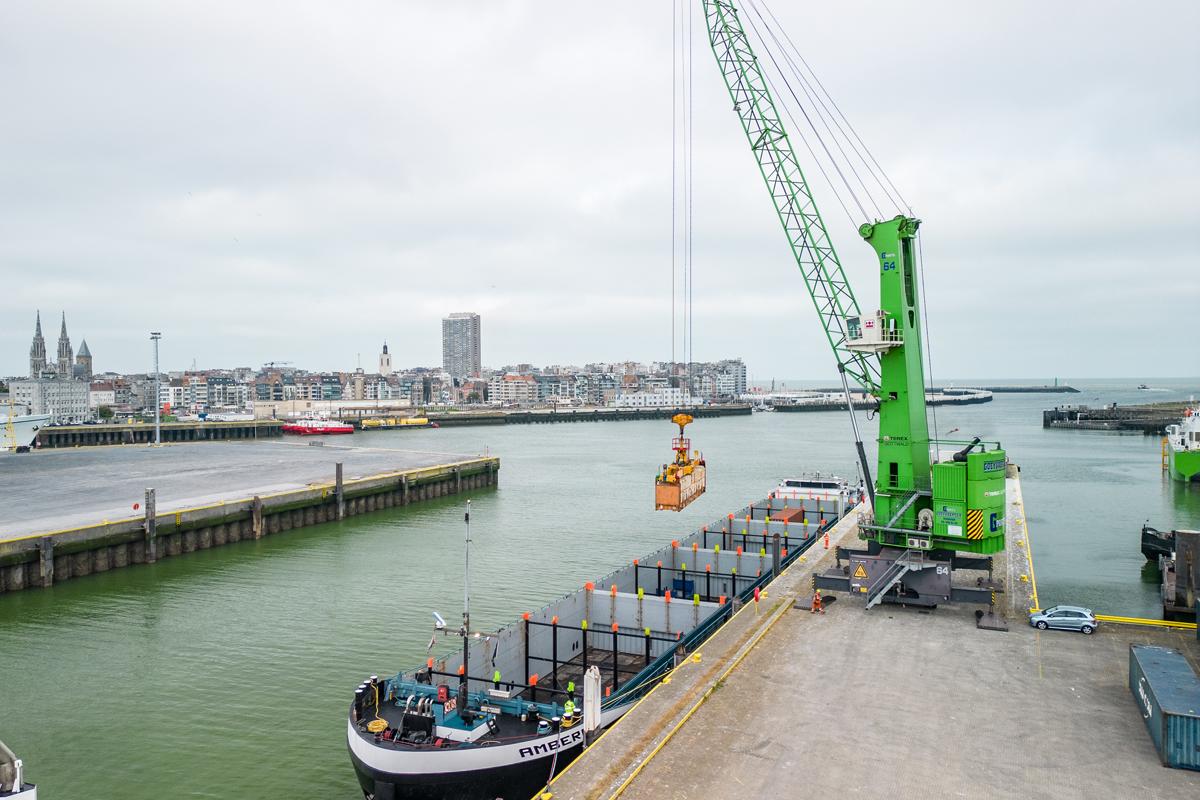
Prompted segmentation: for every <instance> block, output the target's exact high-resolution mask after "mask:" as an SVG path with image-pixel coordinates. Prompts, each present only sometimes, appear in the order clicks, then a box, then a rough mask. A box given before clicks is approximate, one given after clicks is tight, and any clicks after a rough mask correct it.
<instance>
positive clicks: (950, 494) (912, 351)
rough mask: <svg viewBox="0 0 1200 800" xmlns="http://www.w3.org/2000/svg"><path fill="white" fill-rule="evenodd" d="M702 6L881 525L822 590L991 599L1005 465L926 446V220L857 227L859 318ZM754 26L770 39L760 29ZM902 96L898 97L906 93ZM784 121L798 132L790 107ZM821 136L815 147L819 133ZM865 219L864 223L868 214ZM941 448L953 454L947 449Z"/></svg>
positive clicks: (726, 23) (745, 57) (727, 21)
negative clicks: (874, 434)
mask: <svg viewBox="0 0 1200 800" xmlns="http://www.w3.org/2000/svg"><path fill="white" fill-rule="evenodd" d="M701 2H702V4H703V8H704V15H705V22H706V26H707V30H708V36H709V43H710V44H711V46H712V51H713V54H714V55H715V57H716V61H717V66H718V67H719V69H720V71H721V75H722V77H723V78H724V80H725V85H726V87H727V88H728V90H729V95H730V98H731V99H732V101H733V109H734V111H735V112H736V113H737V115H738V119H739V120H740V121H741V124H742V129H743V131H744V132H745V134H746V138H747V140H748V141H749V144H750V149H751V151H752V152H753V154H754V157H755V159H756V160H757V162H758V167H759V170H760V173H761V174H762V177H763V179H764V181H765V183H766V186H767V190H768V192H769V193H770V196H771V200H772V202H773V203H774V206H775V210H776V213H777V214H778V217H779V221H780V223H781V224H782V226H783V230H784V233H785V234H786V236H787V240H788V244H789V246H790V248H791V252H792V255H793V257H794V258H795V261H796V265H797V266H798V267H799V268H800V274H801V276H802V277H803V279H804V284H805V287H806V288H807V289H808V292H809V295H810V296H811V297H812V300H813V304H814V306H815V307H816V311H817V316H818V318H819V319H820V322H821V325H822V327H823V329H824V332H825V336H826V338H827V340H828V342H829V345H830V347H831V349H832V350H833V354H834V358H835V359H836V362H837V367H838V372H839V375H840V376H841V380H842V388H843V390H844V391H845V393H846V403H847V408H848V409H849V412H850V417H851V422H852V428H853V433H854V439H855V447H856V450H857V454H858V458H859V461H860V464H861V466H862V469H863V474H864V476H865V477H866V484H867V489H868V492H869V494H870V500H871V507H872V512H873V516H867V517H865V518H864V519H863V521H862V524H861V525H860V533H859V535H860V537H861V538H863V539H864V540H866V541H867V543H868V548H867V550H866V551H849V552H848V553H847V559H848V562H849V563H848V566H846V567H845V568H843V569H840V570H837V571H835V572H834V573H827V574H826V575H824V576H818V586H820V587H821V588H830V589H844V590H849V591H853V592H855V593H860V594H862V595H864V596H865V598H866V602H867V607H868V608H869V607H871V606H873V605H875V604H876V603H879V602H904V603H907V604H914V605H927V606H932V605H936V604H937V603H938V602H939V601H949V600H952V599H953V600H963V601H968V602H988V601H989V600H990V599H991V598H992V597H994V595H992V592H993V590H998V589H999V588H1000V587H999V585H998V584H994V583H992V581H991V579H990V574H991V559H990V558H987V557H979V556H987V555H989V554H994V553H998V552H1001V551H1002V550H1003V549H1004V539H1005V537H1004V513H1005V475H1006V457H1005V452H1004V450H1002V449H1001V448H1000V446H999V443H997V442H988V443H984V442H981V441H980V440H979V439H975V440H974V441H973V442H965V441H964V442H949V441H941V442H939V441H931V440H930V437H929V424H928V421H927V418H926V405H925V366H924V347H923V343H922V337H921V303H920V298H919V295H918V285H919V283H918V282H919V279H920V276H919V273H918V270H919V266H920V265H919V263H918V257H917V256H918V252H919V251H918V250H917V248H916V247H915V242H916V237H917V230H918V228H919V226H920V224H921V222H920V220H919V219H917V218H916V217H913V216H910V215H909V214H905V213H900V214H897V215H896V216H895V217H893V218H892V219H877V218H876V219H869V220H864V221H863V223H862V224H861V225H860V226H859V227H858V233H859V235H860V236H862V238H863V239H864V240H865V241H866V242H867V244H869V245H870V246H871V248H872V249H873V251H874V254H875V261H876V264H877V268H878V270H879V306H878V309H877V310H876V311H873V312H870V313H867V314H864V313H863V312H862V311H861V310H860V307H859V303H858V300H857V299H856V297H855V295H854V292H853V290H852V289H851V286H850V282H849V280H848V279H847V277H846V274H845V272H844V270H843V268H842V263H841V260H840V259H839V258H838V254H837V251H836V249H835V248H834V246H833V242H832V241H831V239H830V237H829V234H828V231H827V230H826V227H825V222H824V220H823V219H822V217H821V214H820V212H819V211H818V209H817V204H816V201H815V200H814V198H813V194H812V192H811V190H810V188H809V185H808V182H807V181H806V179H805V177H804V172H803V171H802V170H801V168H800V163H799V161H798V160H797V158H796V154H795V152H794V150H793V148H792V142H791V140H790V138H789V136H788V133H787V130H786V129H785V127H784V124H783V120H782V119H781V117H780V114H779V106H778V105H777V103H776V100H775V97H774V95H773V93H772V87H771V81H769V80H768V76H767V74H765V73H764V68H763V62H760V60H759V58H758V57H757V56H756V55H755V52H754V49H753V48H752V46H751V43H750V38H749V37H748V36H747V32H746V29H745V28H744V27H743V24H742V20H741V18H740V16H739V13H738V10H737V8H735V7H734V5H733V4H732V3H731V2H728V0H701ZM746 2H747V5H748V7H749V9H750V11H751V13H753V14H755V15H756V16H757V17H758V19H759V24H757V25H756V24H755V23H754V22H753V19H751V20H750V22H751V27H752V29H753V30H754V32H755V34H756V36H757V38H758V39H759V42H760V44H761V45H762V46H763V49H764V50H765V51H766V52H767V58H768V63H769V64H771V65H773V66H774V67H775V69H776V70H777V72H778V74H779V75H781V76H782V82H783V83H784V85H785V86H786V88H787V89H788V93H789V94H790V95H791V97H792V98H793V100H794V101H795V104H796V105H799V106H800V111H801V113H802V114H804V115H805V118H807V119H809V121H810V124H811V118H810V117H808V114H807V113H806V112H805V110H804V107H803V104H802V103H801V100H800V97H799V95H797V94H796V92H795V91H794V90H793V89H792V87H791V85H790V83H789V82H788V78H787V70H786V69H785V67H788V66H791V67H792V68H793V74H795V70H796V69H798V67H797V65H796V64H795V61H793V60H791V58H790V54H789V53H787V52H784V53H782V54H781V56H780V57H779V58H777V57H776V54H775V52H774V50H773V48H771V46H770V42H771V41H773V42H774V43H775V45H776V46H777V47H779V48H782V43H781V41H780V39H779V37H778V35H776V34H775V33H774V31H773V30H772V29H771V26H770V23H769V22H768V21H767V18H766V17H764V16H763V14H762V12H761V11H760V10H759V7H760V6H762V5H763V3H762V2H761V0H746ZM767 13H768V14H769V11H768V12H767ZM771 20H774V17H773V16H772V17H771ZM760 25H761V27H762V29H763V31H765V32H766V33H763V32H762V31H759V26H760ZM785 37H786V35H785ZM768 38H769V39H770V41H768ZM787 41H788V42H789V43H790V40H787ZM793 48H794V45H793ZM796 55H797V56H799V53H798V51H796ZM780 58H782V59H783V65H781V64H780ZM802 60H803V59H802V57H801V61H802ZM822 89H823V87H822ZM902 89H903V87H897V88H896V89H895V90H894V91H895V92H896V93H897V94H899V93H900V92H901V91H902ZM803 91H804V87H802V92H803ZM806 96H807V95H806ZM810 97H811V96H810ZM785 99H786V98H785ZM830 99H831V101H832V98H830ZM899 101H900V100H899V98H898V99H897V102H899ZM785 110H787V111H789V118H790V119H792V120H793V121H794V116H792V115H791V114H790V109H786V108H785ZM814 111H815V109H814ZM839 113H840V110H839ZM813 130H814V132H816V133H817V136H818V137H820V133H819V131H818V129H817V128H816V127H815V126H814V127H813ZM855 136H857V134H855ZM859 141H860V142H861V140H859ZM822 144H823V143H822ZM864 148H865V146H864ZM825 152H826V154H827V155H828V156H829V159H830V160H831V161H834V163H835V166H836V159H835V157H834V155H833V152H832V151H830V150H829V148H828V147H825ZM843 155H844V152H843ZM815 158H816V155H815V153H814V159H815ZM846 158H849V157H848V156H846ZM864 163H865V162H864ZM876 163H877V162H876ZM818 166H820V163H818ZM841 174H842V173H841V171H840V170H839V175H841ZM843 178H844V176H843ZM831 183H832V181H831ZM847 186H849V184H847ZM885 191H886V190H885ZM856 200H857V198H856ZM859 208H860V210H861V211H862V213H863V214H864V216H866V211H865V209H863V208H862V206H861V205H859ZM847 213H849V212H847ZM849 381H854V382H855V383H857V384H858V385H860V386H861V387H862V388H863V389H864V390H865V391H867V392H869V393H870V394H871V395H873V396H874V397H875V398H876V399H877V401H878V403H879V412H878V418H879V438H878V443H879V451H878V458H877V462H876V463H877V469H876V471H875V479H874V481H872V479H871V474H872V473H871V470H870V467H869V464H868V461H867V455H866V451H865V449H864V448H863V444H862V436H861V433H860V431H859V427H858V419H857V417H856V416H855V414H854V409H853V407H852V404H851V402H850V387H849ZM939 445H948V446H951V447H952V448H953V450H952V451H947V452H939V451H938V446H939ZM964 554H975V555H974V556H971V555H964ZM839 562H840V559H839ZM963 568H965V569H977V570H987V571H988V573H989V579H988V581H986V582H983V583H980V584H979V585H976V586H974V587H971V588H969V589H967V588H963V589H960V588H958V587H955V586H953V585H952V582H951V573H952V571H953V570H954V569H963Z"/></svg>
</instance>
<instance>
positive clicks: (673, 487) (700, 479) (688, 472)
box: [654, 414, 704, 511]
mask: <svg viewBox="0 0 1200 800" xmlns="http://www.w3.org/2000/svg"><path fill="white" fill-rule="evenodd" d="M671 422H674V423H675V424H676V425H678V426H679V436H678V437H677V438H675V439H674V440H672V441H671V449H672V450H674V451H675V460H674V461H672V462H671V463H670V464H663V468H662V472H660V473H658V479H657V480H656V481H655V482H654V510H655V511H681V510H682V509H683V508H684V506H686V505H687V504H688V503H690V502H692V501H693V500H695V499H696V498H697V497H699V496H700V495H702V494H704V456H702V455H701V454H700V451H699V450H697V451H695V452H694V453H693V452H692V451H691V446H692V443H691V441H690V440H689V439H687V438H685V437H684V435H683V429H684V428H686V427H687V425H688V423H690V422H692V415H691V414H676V415H675V416H673V417H671Z"/></svg>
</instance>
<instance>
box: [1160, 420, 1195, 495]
mask: <svg viewBox="0 0 1200 800" xmlns="http://www.w3.org/2000/svg"><path fill="white" fill-rule="evenodd" d="M1165 442H1166V450H1167V470H1168V471H1169V472H1170V474H1171V477H1172V478H1173V479H1175V480H1177V481H1183V482H1184V483H1190V482H1193V481H1200V408H1190V407H1189V408H1188V409H1186V410H1185V411H1184V412H1183V419H1182V420H1181V421H1180V422H1179V424H1178V425H1169V426H1167V436H1166V439H1165Z"/></svg>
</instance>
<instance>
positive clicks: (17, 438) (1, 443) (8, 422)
mask: <svg viewBox="0 0 1200 800" xmlns="http://www.w3.org/2000/svg"><path fill="white" fill-rule="evenodd" d="M49 424H50V415H49V414H16V413H14V412H12V411H9V412H8V413H4V412H0V452H13V451H15V452H22V451H25V450H28V449H29V448H30V447H32V446H33V443H34V440H36V439H37V434H38V431H40V430H41V429H42V428H44V427H45V426H47V425H49Z"/></svg>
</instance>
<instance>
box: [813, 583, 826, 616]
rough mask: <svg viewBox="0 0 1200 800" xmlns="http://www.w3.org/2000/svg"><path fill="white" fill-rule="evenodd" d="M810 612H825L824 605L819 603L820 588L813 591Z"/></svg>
mask: <svg viewBox="0 0 1200 800" xmlns="http://www.w3.org/2000/svg"><path fill="white" fill-rule="evenodd" d="M812 613H813V614H824V613H825V606H824V605H823V604H822V603H821V590H820V589H817V590H815V591H814V592H813V599H812Z"/></svg>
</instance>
